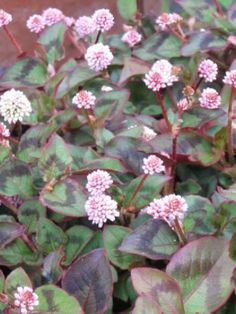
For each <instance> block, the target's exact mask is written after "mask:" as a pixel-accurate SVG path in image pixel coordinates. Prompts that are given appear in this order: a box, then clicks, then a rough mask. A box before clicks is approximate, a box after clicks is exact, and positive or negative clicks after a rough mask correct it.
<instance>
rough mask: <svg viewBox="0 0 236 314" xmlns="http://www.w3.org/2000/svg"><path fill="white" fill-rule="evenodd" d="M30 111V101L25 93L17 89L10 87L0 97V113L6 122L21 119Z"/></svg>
mask: <svg viewBox="0 0 236 314" xmlns="http://www.w3.org/2000/svg"><path fill="white" fill-rule="evenodd" d="M31 111H32V108H31V103H30V102H29V100H28V98H27V97H26V96H25V94H24V93H23V92H21V91H19V90H15V89H11V90H9V91H7V92H5V93H4V94H2V95H1V97H0V114H1V115H2V116H3V118H4V120H5V121H7V122H8V123H16V122H17V121H22V120H23V118H24V117H25V116H29V115H30V113H31Z"/></svg>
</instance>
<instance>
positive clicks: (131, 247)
mask: <svg viewBox="0 0 236 314" xmlns="http://www.w3.org/2000/svg"><path fill="white" fill-rule="evenodd" d="M178 248H179V241H178V237H177V235H176V234H175V232H174V231H173V230H172V229H171V228H170V227H169V226H168V225H167V223H165V222H164V221H162V220H157V219H150V220H148V221H146V222H145V223H143V224H142V225H141V226H139V227H137V228H136V229H135V230H134V231H132V232H131V233H130V234H128V235H127V236H126V237H125V238H124V240H123V242H122V243H121V246H120V247H119V250H120V251H122V252H126V253H131V254H137V255H141V256H145V257H147V258H150V259H153V260H160V259H165V260H166V259H170V257H171V255H173V254H174V253H175V252H176V251H177V250H178Z"/></svg>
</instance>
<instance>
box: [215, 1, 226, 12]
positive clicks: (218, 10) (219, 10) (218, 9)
mask: <svg viewBox="0 0 236 314" xmlns="http://www.w3.org/2000/svg"><path fill="white" fill-rule="evenodd" d="M214 4H215V7H216V11H217V12H218V13H219V15H221V16H224V15H225V13H224V11H223V9H222V7H221V5H220V3H219V1H218V0H214Z"/></svg>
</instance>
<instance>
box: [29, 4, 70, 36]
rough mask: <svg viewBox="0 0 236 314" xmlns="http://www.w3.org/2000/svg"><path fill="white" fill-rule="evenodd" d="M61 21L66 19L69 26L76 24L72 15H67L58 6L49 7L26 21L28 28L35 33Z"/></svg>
mask: <svg viewBox="0 0 236 314" xmlns="http://www.w3.org/2000/svg"><path fill="white" fill-rule="evenodd" d="M60 21H64V22H65V24H66V25H67V26H68V27H71V26H72V25H73V24H74V19H73V18H72V17H68V16H65V15H64V14H63V12H62V11H61V10H59V9H56V8H48V9H46V10H44V11H43V13H42V15H40V14H34V15H32V16H30V17H29V19H28V20H27V22H26V26H27V28H28V29H29V30H30V31H31V32H33V33H40V32H41V31H42V30H43V29H44V28H45V27H46V26H51V25H53V24H55V23H58V22H60Z"/></svg>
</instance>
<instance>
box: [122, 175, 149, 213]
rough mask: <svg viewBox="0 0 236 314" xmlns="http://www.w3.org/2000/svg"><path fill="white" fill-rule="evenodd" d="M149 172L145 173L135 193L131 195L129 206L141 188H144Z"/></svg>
mask: <svg viewBox="0 0 236 314" xmlns="http://www.w3.org/2000/svg"><path fill="white" fill-rule="evenodd" d="M147 177H148V174H144V175H143V177H142V179H141V181H140V182H139V184H138V185H137V186H136V188H135V190H134V192H133V195H132V196H131V198H130V200H129V203H128V205H127V208H129V207H131V205H132V202H133V200H134V199H135V197H136V195H137V194H138V192H139V190H140V189H141V188H142V186H143V183H144V182H145V180H146V179H147Z"/></svg>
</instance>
